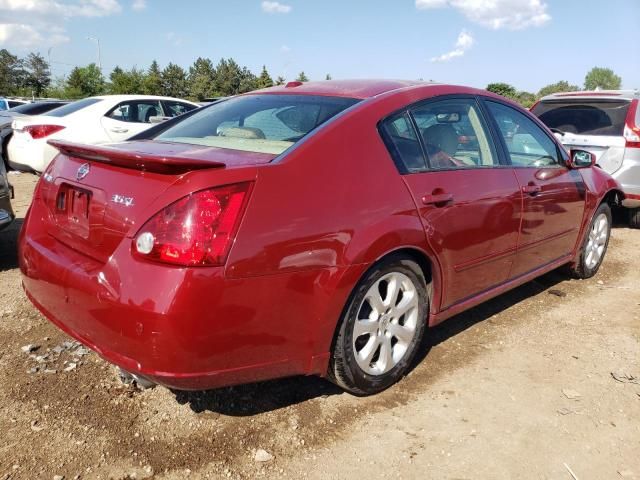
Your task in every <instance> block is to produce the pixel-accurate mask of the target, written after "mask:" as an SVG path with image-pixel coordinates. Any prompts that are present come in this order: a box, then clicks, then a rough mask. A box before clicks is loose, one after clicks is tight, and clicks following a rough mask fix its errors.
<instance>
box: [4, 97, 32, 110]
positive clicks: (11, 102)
mask: <svg viewBox="0 0 640 480" xmlns="http://www.w3.org/2000/svg"><path fill="white" fill-rule="evenodd" d="M25 103H27V102H26V101H25V100H17V99H13V98H2V97H0V111H4V110H9V109H11V108H15V107H17V106H20V105H24V104H25Z"/></svg>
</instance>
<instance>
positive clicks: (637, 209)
mask: <svg viewBox="0 0 640 480" xmlns="http://www.w3.org/2000/svg"><path fill="white" fill-rule="evenodd" d="M531 112H532V113H534V114H535V115H536V116H537V117H538V118H540V120H542V121H543V122H544V123H545V125H547V127H549V128H550V129H551V131H552V132H554V134H555V135H556V136H557V137H558V139H559V140H560V141H561V142H562V144H563V145H564V146H565V147H567V149H571V148H576V149H582V150H588V151H589V152H591V153H593V154H595V156H596V165H598V166H599V167H601V168H602V169H603V170H605V171H606V172H608V173H610V174H611V175H612V176H613V177H614V178H615V179H616V180H618V182H620V184H621V185H622V188H623V190H624V193H625V197H626V198H625V200H624V201H623V205H624V206H625V207H628V208H629V212H630V216H629V218H630V225H631V226H632V227H635V228H640V91H638V90H600V91H593V92H586V91H585V92H563V93H554V94H552V95H548V96H546V97H543V98H542V99H540V101H539V102H538V103H536V104H535V105H534V106H533V107H532V108H531Z"/></svg>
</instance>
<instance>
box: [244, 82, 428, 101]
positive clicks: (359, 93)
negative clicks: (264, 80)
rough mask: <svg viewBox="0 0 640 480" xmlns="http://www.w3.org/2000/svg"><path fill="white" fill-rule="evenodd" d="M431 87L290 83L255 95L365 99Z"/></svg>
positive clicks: (419, 84)
mask: <svg viewBox="0 0 640 480" xmlns="http://www.w3.org/2000/svg"><path fill="white" fill-rule="evenodd" d="M424 85H429V83H428V82H421V81H411V80H322V81H318V82H296V81H293V82H288V83H286V84H284V85H280V86H276V87H271V88H266V89H263V90H256V91H253V92H251V93H252V94H255V93H261V94H262V93H268V94H292V95H319V96H332V97H348V98H358V99H365V98H371V97H375V96H377V95H381V94H383V93H387V92H390V91H393V90H399V89H403V88H408V87H415V86H424Z"/></svg>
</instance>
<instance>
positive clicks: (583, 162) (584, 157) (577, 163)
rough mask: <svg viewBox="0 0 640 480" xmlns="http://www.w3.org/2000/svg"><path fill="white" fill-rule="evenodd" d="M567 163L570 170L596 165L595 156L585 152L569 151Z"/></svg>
mask: <svg viewBox="0 0 640 480" xmlns="http://www.w3.org/2000/svg"><path fill="white" fill-rule="evenodd" d="M567 163H568V164H569V167H570V168H587V167H593V166H594V165H595V164H596V156H595V155H594V154H593V153H591V152H587V151H586V150H571V151H570V152H569V161H568V162H567Z"/></svg>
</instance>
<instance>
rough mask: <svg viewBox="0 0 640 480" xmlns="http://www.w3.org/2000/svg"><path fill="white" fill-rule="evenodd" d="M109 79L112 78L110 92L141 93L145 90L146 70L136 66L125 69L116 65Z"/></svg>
mask: <svg viewBox="0 0 640 480" xmlns="http://www.w3.org/2000/svg"><path fill="white" fill-rule="evenodd" d="M109 79H110V80H111V84H110V85H109V92H110V93H112V94H114V95H123V94H140V93H142V92H143V91H144V81H145V75H144V72H143V71H142V70H138V69H137V68H135V67H133V68H132V69H131V70H129V71H124V70H122V69H121V68H120V67H118V66H116V68H114V69H113V71H112V72H111V74H110V75H109Z"/></svg>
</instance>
